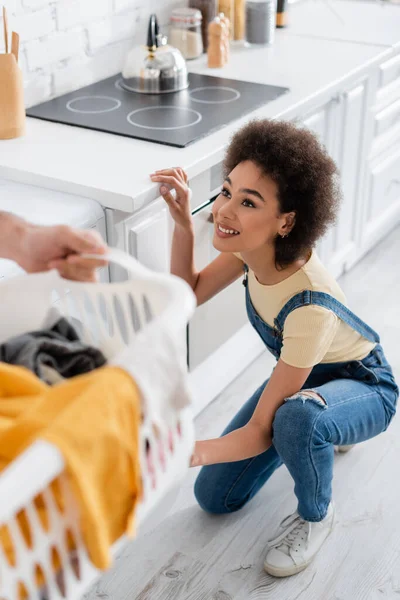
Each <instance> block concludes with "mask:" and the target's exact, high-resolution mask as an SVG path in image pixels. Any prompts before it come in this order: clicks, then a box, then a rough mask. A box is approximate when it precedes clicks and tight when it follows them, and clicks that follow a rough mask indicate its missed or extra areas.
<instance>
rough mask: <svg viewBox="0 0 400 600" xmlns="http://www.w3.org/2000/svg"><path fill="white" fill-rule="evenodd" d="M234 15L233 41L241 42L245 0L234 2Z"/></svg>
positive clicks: (243, 29)
mask: <svg viewBox="0 0 400 600" xmlns="http://www.w3.org/2000/svg"><path fill="white" fill-rule="evenodd" d="M234 13H235V24H234V27H233V34H234V35H233V37H234V39H235V40H243V39H244V36H245V19H246V0H235V7H234Z"/></svg>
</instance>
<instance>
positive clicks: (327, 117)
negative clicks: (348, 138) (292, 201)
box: [301, 97, 338, 264]
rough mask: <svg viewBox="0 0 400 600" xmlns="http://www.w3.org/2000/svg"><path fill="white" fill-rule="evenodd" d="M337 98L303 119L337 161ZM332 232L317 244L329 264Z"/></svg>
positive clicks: (320, 253) (304, 123) (322, 257)
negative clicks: (335, 125)
mask: <svg viewBox="0 0 400 600" xmlns="http://www.w3.org/2000/svg"><path fill="white" fill-rule="evenodd" d="M337 103H338V100H337V98H336V97H335V98H332V99H331V100H329V101H328V102H326V103H325V104H323V105H322V106H318V107H317V108H315V109H314V110H313V111H311V113H309V114H307V115H306V116H305V117H303V118H302V119H301V123H302V125H304V126H305V127H307V129H310V131H312V132H313V133H314V134H315V135H316V136H317V138H318V140H319V141H320V142H321V143H322V144H323V145H324V146H325V148H326V149H327V151H328V152H329V154H330V155H331V156H332V157H333V158H334V159H335V158H336V157H335V152H336V144H335V142H336V136H335V127H334V124H335V120H336V117H337ZM331 249H332V231H331V230H330V231H328V232H327V233H326V235H325V236H324V238H323V239H321V240H320V241H319V242H318V243H317V252H318V255H319V257H320V258H321V260H322V261H323V262H324V263H326V264H327V263H328V261H329V259H330V255H331V252H332V250H331Z"/></svg>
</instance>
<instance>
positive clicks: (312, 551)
mask: <svg viewBox="0 0 400 600" xmlns="http://www.w3.org/2000/svg"><path fill="white" fill-rule="evenodd" d="M334 516H335V509H334V506H333V503H332V502H331V503H330V504H329V508H328V512H327V515H326V517H325V518H324V519H323V521H319V522H318V523H312V522H310V521H304V520H303V519H302V518H301V517H300V515H299V514H298V512H295V513H293V514H292V515H290V516H289V517H287V518H286V519H284V520H283V521H282V523H281V524H280V529H281V531H280V533H279V534H278V536H277V537H276V538H275V539H273V540H270V541H269V542H268V546H269V550H268V553H267V556H266V557H265V561H264V569H265V570H266V572H267V573H269V575H273V576H274V577H288V576H289V575H295V574H296V573H300V571H303V569H305V568H306V567H308V565H309V564H310V563H311V562H312V560H313V559H314V557H315V555H316V554H317V552H318V550H319V549H320V548H321V546H322V544H323V543H324V541H325V540H326V538H327V537H328V535H329V534H330V532H331V531H332V529H333V526H334Z"/></svg>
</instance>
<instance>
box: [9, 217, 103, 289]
mask: <svg viewBox="0 0 400 600" xmlns="http://www.w3.org/2000/svg"><path fill="white" fill-rule="evenodd" d="M106 251H107V246H106V245H105V244H104V242H103V240H102V239H101V237H100V235H99V234H98V233H96V232H93V231H85V230H79V229H72V228H71V227H68V226H66V225H57V226H54V227H42V226H38V225H31V224H29V223H27V224H26V226H25V227H24V229H23V231H22V234H21V239H20V243H19V247H18V248H17V249H16V256H15V258H14V260H16V262H18V264H19V265H20V266H21V267H22V268H23V269H25V271H27V272H28V273H38V272H42V271H48V270H49V269H57V270H58V271H59V273H60V275H61V276H62V277H65V278H66V279H72V280H76V281H96V268H98V267H102V266H105V265H106V264H107V262H106V261H105V260H92V259H84V258H82V257H81V256H80V255H81V254H104V253H105V252H106Z"/></svg>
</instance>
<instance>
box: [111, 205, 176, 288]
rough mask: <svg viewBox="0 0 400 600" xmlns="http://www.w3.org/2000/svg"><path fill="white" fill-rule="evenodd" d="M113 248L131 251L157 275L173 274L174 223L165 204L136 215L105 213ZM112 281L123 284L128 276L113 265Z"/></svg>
mask: <svg viewBox="0 0 400 600" xmlns="http://www.w3.org/2000/svg"><path fill="white" fill-rule="evenodd" d="M106 220H107V232H108V242H109V244H110V246H113V247H115V248H119V249H121V250H124V251H125V252H126V251H128V252H129V254H130V255H131V256H134V257H135V258H137V259H138V260H139V261H140V262H141V263H142V264H143V265H145V266H146V267H148V268H149V269H152V270H154V271H161V272H166V273H168V272H169V270H170V256H171V239H172V222H171V217H170V215H169V211H168V208H167V206H166V204H165V201H164V200H163V199H162V198H160V199H158V200H156V201H155V202H152V203H151V204H150V205H149V206H148V207H146V208H144V209H142V210H139V211H137V212H136V213H134V214H133V215H130V214H127V213H124V212H121V211H116V210H110V209H107V210H106ZM110 276H111V281H124V280H125V279H126V272H125V271H124V270H123V269H121V268H120V267H117V266H115V265H110Z"/></svg>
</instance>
